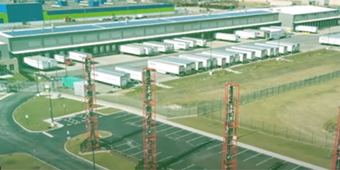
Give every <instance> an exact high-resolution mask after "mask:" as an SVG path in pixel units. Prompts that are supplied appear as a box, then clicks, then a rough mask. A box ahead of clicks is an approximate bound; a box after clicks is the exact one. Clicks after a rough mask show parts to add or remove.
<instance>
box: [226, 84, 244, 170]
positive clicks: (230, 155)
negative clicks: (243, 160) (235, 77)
mask: <svg viewBox="0 0 340 170" xmlns="http://www.w3.org/2000/svg"><path fill="white" fill-rule="evenodd" d="M224 102H225V103H224V106H225V107H224V109H225V111H224V113H225V114H224V127H223V145H222V147H223V151H222V170H236V166H237V158H236V155H237V138H238V133H237V131H238V126H239V125H238V119H239V105H240V85H238V84H235V83H227V84H226V85H225V96H224Z"/></svg>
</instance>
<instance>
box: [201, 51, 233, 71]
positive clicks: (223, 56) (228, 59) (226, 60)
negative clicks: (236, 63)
mask: <svg viewBox="0 0 340 170" xmlns="http://www.w3.org/2000/svg"><path fill="white" fill-rule="evenodd" d="M201 53H202V54H205V55H211V56H213V57H216V58H217V59H218V60H221V61H219V63H218V64H219V66H221V67H222V66H223V67H224V66H225V65H226V64H232V63H233V60H234V55H231V54H228V53H222V52H216V51H213V50H211V51H203V52H201ZM221 64H224V65H221Z"/></svg>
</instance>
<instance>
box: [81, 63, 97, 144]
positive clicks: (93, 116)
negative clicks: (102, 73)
mask: <svg viewBox="0 0 340 170" xmlns="http://www.w3.org/2000/svg"><path fill="white" fill-rule="evenodd" d="M94 70H95V69H94V59H93V58H92V57H86V58H85V60H84V87H85V88H84V89H85V103H84V105H85V111H86V131H87V142H86V150H87V151H93V150H95V149H97V148H98V147H99V134H98V115H97V113H96V112H95V103H96V86H95V80H94V76H95V74H94Z"/></svg>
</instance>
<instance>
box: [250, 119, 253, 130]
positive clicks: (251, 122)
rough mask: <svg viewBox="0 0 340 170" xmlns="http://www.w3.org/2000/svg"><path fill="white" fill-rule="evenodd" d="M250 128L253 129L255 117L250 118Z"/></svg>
mask: <svg viewBox="0 0 340 170" xmlns="http://www.w3.org/2000/svg"><path fill="white" fill-rule="evenodd" d="M250 128H251V129H253V118H251V119H250Z"/></svg>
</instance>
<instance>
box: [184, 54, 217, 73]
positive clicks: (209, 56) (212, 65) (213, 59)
mask: <svg viewBox="0 0 340 170" xmlns="http://www.w3.org/2000/svg"><path fill="white" fill-rule="evenodd" d="M181 55H194V56H195V57H199V58H202V59H206V60H210V62H211V66H208V67H209V68H210V69H211V68H217V67H218V66H219V64H218V63H219V61H218V59H217V58H216V57H213V56H211V55H206V54H202V53H194V54H192V53H191V54H181Z"/></svg>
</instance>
